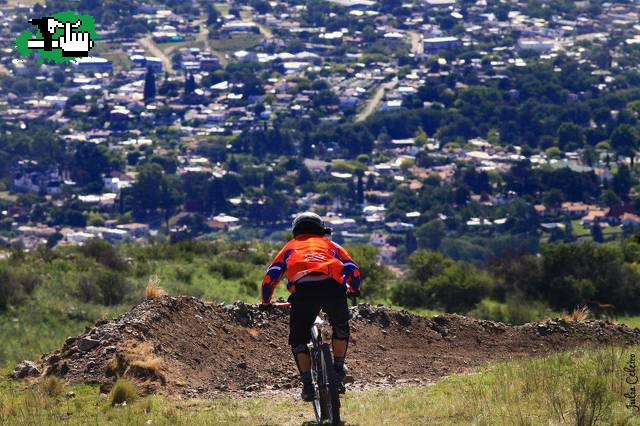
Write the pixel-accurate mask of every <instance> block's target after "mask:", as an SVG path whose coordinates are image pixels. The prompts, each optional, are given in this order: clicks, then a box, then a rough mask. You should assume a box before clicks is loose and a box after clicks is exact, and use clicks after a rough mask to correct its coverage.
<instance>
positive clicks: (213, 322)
mask: <svg viewBox="0 0 640 426" xmlns="http://www.w3.org/2000/svg"><path fill="white" fill-rule="evenodd" d="M351 313H352V315H353V319H352V320H351V327H352V339H351V343H350V345H349V352H350V356H349V365H350V368H351V369H352V371H353V373H354V377H355V379H356V384H355V388H356V389H357V388H368V387H391V386H403V385H407V384H415V383H428V382H433V381H436V380H438V379H440V378H442V377H445V376H448V375H450V374H456V373H462V372H469V371H471V370H473V368H474V367H477V366H480V365H484V364H486V363H489V362H495V361H501V360H507V359H513V358H518V357H525V356H531V355H543V354H546V353H550V352H553V351H561V350H569V349H573V348H576V347H580V346H596V345H611V344H616V345H631V344H638V343H640V329H629V328H627V327H625V326H622V325H618V324H613V323H609V322H604V321H585V322H578V323H576V322H568V321H564V320H547V321H545V322H542V323H535V324H525V325H523V326H510V325H506V324H502V323H495V322H491V321H482V320H476V319H473V318H467V317H463V316H460V315H440V316H435V317H422V316H417V315H412V314H409V313H407V312H403V311H395V310H391V309H388V308H384V307H373V306H370V305H358V306H357V307H355V308H351ZM287 335H288V312H285V311H283V310H275V311H271V312H262V311H260V310H259V309H258V307H257V306H256V305H247V304H244V303H240V302H238V303H236V304H234V305H227V306H222V305H218V304H208V303H204V302H202V301H201V300H199V299H195V298H191V297H177V298H176V297H168V296H163V297H160V298H156V299H149V300H146V301H144V302H142V303H141V304H139V305H137V306H135V307H134V308H133V309H132V310H131V311H129V312H128V313H126V314H124V315H122V316H120V317H118V318H116V319H114V320H102V321H98V322H97V323H96V324H95V325H94V326H93V327H90V328H88V329H87V331H86V332H85V333H84V334H82V335H81V336H79V337H77V338H76V337H72V338H69V339H67V341H66V342H65V344H64V346H63V347H62V348H61V349H60V350H59V351H57V352H55V353H53V354H49V355H45V356H43V358H42V360H41V364H42V367H43V368H44V371H45V373H44V374H56V375H59V376H62V377H65V378H66V379H67V380H68V381H70V382H72V383H80V382H99V383H102V387H103V390H104V391H107V390H108V389H109V388H110V386H111V385H112V384H113V382H114V380H115V377H116V376H125V377H129V378H131V379H133V380H135V381H136V382H137V383H138V384H139V386H140V388H141V389H142V390H143V391H145V392H159V393H162V394H165V395H169V396H175V397H180V398H203V397H207V398H210V397H216V396H220V395H230V394H232V395H239V396H252V395H256V394H260V393H262V392H282V391H285V392H288V391H289V390H290V389H291V388H293V387H297V386H298V379H297V374H296V371H295V366H294V364H293V362H292V360H291V355H290V349H289V347H288V345H287Z"/></svg>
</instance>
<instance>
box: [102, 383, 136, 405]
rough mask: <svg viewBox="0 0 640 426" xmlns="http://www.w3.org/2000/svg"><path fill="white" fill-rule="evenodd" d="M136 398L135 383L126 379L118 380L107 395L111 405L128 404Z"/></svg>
mask: <svg viewBox="0 0 640 426" xmlns="http://www.w3.org/2000/svg"><path fill="white" fill-rule="evenodd" d="M137 397H138V389H137V388H136V385H135V383H133V382H132V381H130V380H127V379H118V380H117V381H116V383H115V384H114V385H113V388H112V389H111V392H110V393H109V401H111V405H117V404H122V403H125V402H126V403H127V404H128V403H130V402H132V401H134V400H135V399H136V398H137Z"/></svg>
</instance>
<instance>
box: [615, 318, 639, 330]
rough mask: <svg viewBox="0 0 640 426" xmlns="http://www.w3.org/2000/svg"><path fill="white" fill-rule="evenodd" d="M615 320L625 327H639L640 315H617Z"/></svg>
mask: <svg viewBox="0 0 640 426" xmlns="http://www.w3.org/2000/svg"><path fill="white" fill-rule="evenodd" d="M616 322H617V323H619V324H624V325H626V326H627V327H631V328H640V315H633V316H624V317H619V318H618V319H617V320H616Z"/></svg>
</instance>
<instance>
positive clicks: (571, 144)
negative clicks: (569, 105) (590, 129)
mask: <svg viewBox="0 0 640 426" xmlns="http://www.w3.org/2000/svg"><path fill="white" fill-rule="evenodd" d="M556 136H557V138H558V146H559V147H560V148H561V149H562V150H564V151H569V150H573V149H576V148H581V147H582V146H583V145H584V142H585V137H584V130H582V127H580V126H578V125H577V124H575V123H569V122H565V123H562V124H561V125H560V127H558V132H557V134H556Z"/></svg>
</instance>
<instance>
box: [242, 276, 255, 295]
mask: <svg viewBox="0 0 640 426" xmlns="http://www.w3.org/2000/svg"><path fill="white" fill-rule="evenodd" d="M240 291H241V292H243V293H245V294H248V295H249V296H255V295H257V294H258V283H257V282H256V281H255V280H252V279H251V278H243V279H241V280H240Z"/></svg>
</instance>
